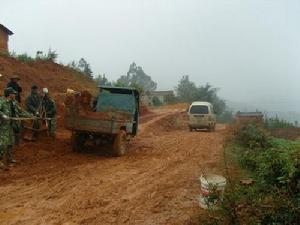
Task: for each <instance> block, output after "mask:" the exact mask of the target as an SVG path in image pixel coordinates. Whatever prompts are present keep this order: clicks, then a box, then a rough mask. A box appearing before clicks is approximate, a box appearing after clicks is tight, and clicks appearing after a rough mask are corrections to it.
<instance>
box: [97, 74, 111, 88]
mask: <svg viewBox="0 0 300 225" xmlns="http://www.w3.org/2000/svg"><path fill="white" fill-rule="evenodd" d="M95 81H96V83H97V84H98V85H103V86H112V83H111V82H109V81H108V79H107V78H106V77H105V74H103V75H101V74H99V75H98V76H97V78H95Z"/></svg>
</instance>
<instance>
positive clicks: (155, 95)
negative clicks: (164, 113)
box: [142, 91, 174, 105]
mask: <svg viewBox="0 0 300 225" xmlns="http://www.w3.org/2000/svg"><path fill="white" fill-rule="evenodd" d="M171 98H174V91H149V92H147V93H146V94H145V95H144V96H143V97H142V102H143V103H144V104H146V105H153V102H154V101H155V100H154V99H157V100H159V102H161V103H162V104H166V103H168V101H169V100H170V99H171Z"/></svg>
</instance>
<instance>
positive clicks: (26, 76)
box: [0, 55, 97, 100]
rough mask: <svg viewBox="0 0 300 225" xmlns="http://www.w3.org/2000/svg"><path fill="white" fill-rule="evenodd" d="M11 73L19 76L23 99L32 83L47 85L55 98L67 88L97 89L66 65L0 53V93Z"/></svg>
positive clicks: (41, 85)
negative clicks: (12, 56) (22, 59)
mask: <svg viewBox="0 0 300 225" xmlns="http://www.w3.org/2000/svg"><path fill="white" fill-rule="evenodd" d="M13 73H16V74H18V75H19V76H20V78H21V81H20V84H21V86H22V88H23V93H22V99H23V100H24V98H25V97H26V96H27V95H28V94H29V92H30V89H31V86H32V85H33V84H36V85H38V86H39V87H41V88H42V87H48V89H49V91H50V93H51V94H52V95H53V96H54V98H55V99H56V100H60V98H61V97H62V96H61V93H65V92H66V90H67V88H70V89H74V90H88V91H90V92H92V93H95V92H96V91H97V88H96V84H95V83H94V82H93V81H92V80H90V79H88V78H87V77H85V76H83V75H82V74H80V73H78V72H76V71H74V70H71V69H69V68H68V67H66V66H63V65H60V64H57V63H53V62H48V61H34V62H26V63H24V62H20V61H18V60H16V59H15V58H11V57H7V56H1V55H0V74H2V77H1V78H0V92H1V93H0V94H2V92H3V89H4V88H5V86H6V84H7V83H8V82H9V79H10V77H11V75H12V74H13Z"/></svg>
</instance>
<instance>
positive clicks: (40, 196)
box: [0, 112, 223, 224]
mask: <svg viewBox="0 0 300 225" xmlns="http://www.w3.org/2000/svg"><path fill="white" fill-rule="evenodd" d="M179 115H180V113H179V112H176V113H175V115H174V112H162V113H161V114H159V116H158V117H156V118H153V119H152V120H151V121H148V122H146V123H144V124H143V125H142V126H141V128H142V129H141V133H140V135H139V136H138V137H136V138H134V139H133V140H132V142H131V143H130V146H129V147H130V150H129V152H128V155H126V156H124V157H121V158H109V157H96V159H93V158H92V157H93V156H91V155H86V154H82V155H79V156H78V155H74V157H75V158H76V159H77V158H78V159H79V160H80V159H82V160H83V161H84V162H83V163H79V164H74V165H73V164H72V165H70V167H68V164H67V163H66V165H63V164H62V162H60V160H62V159H61V158H58V164H57V168H55V169H50V170H48V173H47V171H45V170H42V171H41V172H40V173H39V172H37V173H35V175H34V177H30V176H29V177H20V178H18V179H17V180H15V181H11V182H10V183H4V185H0V193H2V194H1V196H0V202H1V203H3V204H1V205H0V224H2V223H3V224H4V222H5V224H43V223H44V224H184V223H188V221H190V219H191V218H193V217H194V216H195V215H198V214H201V212H202V211H201V209H199V207H198V205H197V201H196V200H195V198H196V195H197V194H199V193H198V192H199V184H198V181H197V178H198V177H199V176H200V174H201V173H203V172H206V171H209V172H218V173H220V171H221V170H220V168H221V167H222V166H220V161H221V159H222V142H223V133H222V131H218V132H215V133H208V132H189V131H187V129H186V128H183V127H181V126H179V127H177V126H176V124H175V125H174V127H172V126H173V125H172V123H173V121H174V120H173V119H174V116H175V117H178V116H179ZM168 120H170V121H171V122H170V123H166V122H169V121H168ZM165 124H171V126H170V127H167V129H166V128H165V127H163V126H164V125H165ZM70 154H71V156H73V153H70ZM71 156H69V157H71ZM85 157H88V158H89V159H88V160H84V158H85ZM73 160H74V159H73ZM52 163H55V162H52ZM1 218H4V219H1Z"/></svg>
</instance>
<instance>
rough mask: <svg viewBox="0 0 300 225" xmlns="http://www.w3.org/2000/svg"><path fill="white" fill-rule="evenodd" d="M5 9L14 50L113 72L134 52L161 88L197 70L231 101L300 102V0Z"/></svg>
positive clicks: (122, 69)
mask: <svg viewBox="0 0 300 225" xmlns="http://www.w3.org/2000/svg"><path fill="white" fill-rule="evenodd" d="M0 11H1V14H0V15H1V16H0V23H1V24H3V25H5V26H7V27H8V28H10V29H11V30H12V31H13V32H14V33H15V34H14V35H13V36H11V38H10V42H9V48H10V51H15V52H17V53H24V52H27V53H28V54H30V55H32V56H35V54H36V51H38V50H42V51H44V52H47V51H48V49H49V48H50V47H51V48H52V49H53V50H56V51H57V53H58V54H59V59H58V62H63V63H65V64H66V63H69V62H70V61H72V60H79V59H80V58H81V57H83V58H85V59H86V60H87V61H88V62H89V63H90V64H91V66H92V70H93V72H94V75H97V74H99V73H101V74H103V73H105V74H106V76H107V78H108V79H109V80H116V79H117V78H118V77H119V76H120V75H123V74H125V73H126V72H127V70H128V68H129V64H130V63H132V62H133V61H134V62H136V63H137V64H138V65H140V66H142V67H143V69H144V71H145V72H146V73H147V74H148V75H150V76H151V77H152V79H153V80H154V81H156V82H157V83H158V89H159V90H167V89H173V88H174V87H175V86H176V84H177V82H178V81H179V79H180V78H181V77H182V76H183V75H186V74H188V75H189V76H190V79H191V80H192V81H194V82H195V83H197V84H199V85H200V84H205V83H207V82H208V83H210V84H212V85H213V86H216V87H218V88H220V93H219V94H220V96H221V97H223V98H225V99H228V100H231V101H236V102H242V103H245V102H246V103H248V104H250V105H251V104H255V105H264V104H268V105H269V106H268V107H271V108H272V107H273V106H274V105H277V106H276V107H277V108H278V107H279V106H280V104H282V105H284V107H287V110H296V111H300V106H297V105H296V104H295V103H297V102H300V89H299V88H298V85H297V83H299V81H300V77H299V72H300V57H299V55H300V39H299V34H300V2H299V1H296V0H287V1H283V0H280V1H279V0H272V1H271V0H244V1H239V0H228V1H222V0H186V1H183V0H180V1H179V0H151V1H150V0H148V1H146V0H111V1H104V0H100V1H97V0H87V1H74V0H73V1H71V0H52V1H46V0H27V1H26V2H24V1H17V0H1V2H0ZM272 105H273V106H272ZM276 107H273V108H276Z"/></svg>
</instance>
